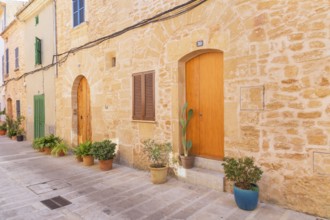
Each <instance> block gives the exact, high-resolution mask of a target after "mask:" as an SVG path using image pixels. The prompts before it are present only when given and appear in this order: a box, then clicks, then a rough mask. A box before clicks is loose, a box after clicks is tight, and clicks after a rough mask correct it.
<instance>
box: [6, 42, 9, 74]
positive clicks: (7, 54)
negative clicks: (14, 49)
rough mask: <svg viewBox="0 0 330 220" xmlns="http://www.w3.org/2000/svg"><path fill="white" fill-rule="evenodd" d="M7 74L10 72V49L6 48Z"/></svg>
mask: <svg viewBox="0 0 330 220" xmlns="http://www.w3.org/2000/svg"><path fill="white" fill-rule="evenodd" d="M6 74H7V75H8V74H9V50H8V48H7V49H6Z"/></svg>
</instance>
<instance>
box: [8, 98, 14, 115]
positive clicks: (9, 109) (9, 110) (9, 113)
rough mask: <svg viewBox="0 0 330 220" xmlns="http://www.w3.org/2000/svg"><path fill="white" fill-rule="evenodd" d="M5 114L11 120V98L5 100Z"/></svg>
mask: <svg viewBox="0 0 330 220" xmlns="http://www.w3.org/2000/svg"><path fill="white" fill-rule="evenodd" d="M6 114H7V115H8V117H9V118H13V102H12V100H11V98H9V99H7V110H6Z"/></svg>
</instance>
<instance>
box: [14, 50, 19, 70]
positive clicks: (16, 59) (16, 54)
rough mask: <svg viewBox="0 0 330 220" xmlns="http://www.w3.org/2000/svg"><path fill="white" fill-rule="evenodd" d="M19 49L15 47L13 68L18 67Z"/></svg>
mask: <svg viewBox="0 0 330 220" xmlns="http://www.w3.org/2000/svg"><path fill="white" fill-rule="evenodd" d="M18 57H19V50H18V47H16V48H15V69H18V68H19V59H18Z"/></svg>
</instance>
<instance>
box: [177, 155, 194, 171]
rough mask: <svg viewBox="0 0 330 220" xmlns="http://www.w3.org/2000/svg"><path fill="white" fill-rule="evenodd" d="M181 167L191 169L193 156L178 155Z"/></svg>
mask: <svg viewBox="0 0 330 220" xmlns="http://www.w3.org/2000/svg"><path fill="white" fill-rule="evenodd" d="M180 159H181V164H182V167H183V168H185V169H191V168H193V167H194V163H195V157H194V156H187V157H185V156H183V155H180Z"/></svg>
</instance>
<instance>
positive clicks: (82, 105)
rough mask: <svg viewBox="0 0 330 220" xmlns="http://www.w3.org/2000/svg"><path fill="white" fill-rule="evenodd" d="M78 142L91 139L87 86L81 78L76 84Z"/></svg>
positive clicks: (84, 79)
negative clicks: (77, 84)
mask: <svg viewBox="0 0 330 220" xmlns="http://www.w3.org/2000/svg"><path fill="white" fill-rule="evenodd" d="M77 97H78V114H77V116H78V144H80V143H83V142H85V141H87V140H91V126H90V125H91V122H90V103H89V86H88V83H87V80H86V78H82V79H81V80H80V82H79V86H78V94H77Z"/></svg>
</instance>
